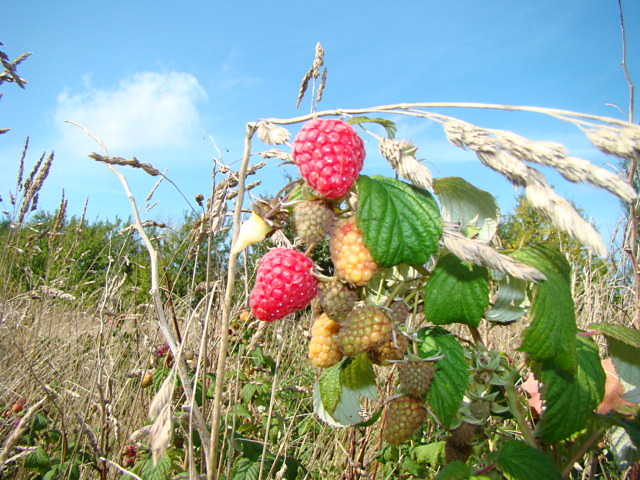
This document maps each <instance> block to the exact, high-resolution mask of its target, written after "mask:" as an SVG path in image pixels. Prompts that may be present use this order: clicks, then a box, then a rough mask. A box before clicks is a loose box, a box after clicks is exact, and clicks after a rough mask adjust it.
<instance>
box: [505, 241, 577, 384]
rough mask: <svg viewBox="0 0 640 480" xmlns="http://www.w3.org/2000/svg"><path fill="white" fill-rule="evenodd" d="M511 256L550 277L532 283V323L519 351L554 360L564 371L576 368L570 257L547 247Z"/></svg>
mask: <svg viewBox="0 0 640 480" xmlns="http://www.w3.org/2000/svg"><path fill="white" fill-rule="evenodd" d="M511 255H512V256H513V257H514V258H515V259H516V260H519V261H520V262H522V263H524V264H526V265H529V266H532V267H535V268H537V269H538V270H540V271H541V272H542V273H543V274H544V275H545V276H546V277H547V279H546V280H544V281H542V282H539V283H536V284H534V285H533V286H532V295H531V296H532V298H531V307H530V309H529V317H530V319H531V323H530V324H529V326H528V327H527V328H526V329H525V330H524V332H523V333H522V344H521V345H520V347H519V349H518V350H520V351H523V352H526V353H528V354H529V357H530V358H531V359H532V360H537V361H540V362H552V363H554V364H555V365H557V366H558V367H559V368H561V369H563V370H567V371H574V370H575V368H576V363H577V354H576V347H575V341H574V337H575V335H576V332H577V327H576V319H575V312H574V306H573V298H572V296H571V281H570V277H569V275H570V270H571V269H570V267H569V264H568V262H567V260H566V259H565V258H564V256H562V255H561V254H560V253H559V252H557V251H554V250H552V249H550V248H547V247H545V246H536V247H525V248H521V249H519V250H516V251H515V252H513V253H512V254H511Z"/></svg>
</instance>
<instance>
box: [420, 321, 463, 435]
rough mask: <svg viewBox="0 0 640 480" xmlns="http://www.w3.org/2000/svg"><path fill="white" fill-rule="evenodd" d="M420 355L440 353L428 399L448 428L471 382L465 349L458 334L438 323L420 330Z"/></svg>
mask: <svg viewBox="0 0 640 480" xmlns="http://www.w3.org/2000/svg"><path fill="white" fill-rule="evenodd" d="M417 338H418V355H419V356H420V357H422V358H429V357H432V356H434V355H438V354H441V355H443V358H441V359H440V360H438V361H437V362H436V372H435V374H434V376H433V379H432V380H431V385H430V386H429V391H428V392H427V401H428V403H429V406H430V407H431V410H432V411H433V413H434V414H435V415H436V417H438V420H440V423H442V425H444V427H445V428H448V427H450V426H451V422H452V421H453V420H454V419H455V416H456V413H457V412H458V408H459V407H460V404H461V403H462V400H463V398H464V393H465V391H466V390H467V385H468V382H469V376H468V367H467V362H466V361H465V359H464V350H463V348H462V346H461V345H460V344H459V343H458V341H457V340H456V338H455V337H454V336H453V335H451V333H449V332H448V331H447V330H445V329H443V328H439V327H428V328H423V329H421V330H419V331H418V333H417Z"/></svg>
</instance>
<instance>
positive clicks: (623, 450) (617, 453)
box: [610, 427, 640, 471]
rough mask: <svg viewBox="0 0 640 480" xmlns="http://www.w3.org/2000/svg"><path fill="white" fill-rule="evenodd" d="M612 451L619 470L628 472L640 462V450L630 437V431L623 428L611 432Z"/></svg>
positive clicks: (616, 428)
mask: <svg viewBox="0 0 640 480" xmlns="http://www.w3.org/2000/svg"><path fill="white" fill-rule="evenodd" d="M610 435H611V441H610V445H611V450H612V452H613V458H615V460H616V463H617V464H618V468H619V469H620V470H621V471H622V470H626V469H627V468H629V467H631V465H633V464H634V463H635V462H637V461H638V460H640V450H638V447H637V445H634V444H633V442H632V441H631V437H630V436H629V431H628V430H625V429H624V428H623V427H615V428H613V429H612V430H611V433H610Z"/></svg>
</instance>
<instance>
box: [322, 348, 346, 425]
mask: <svg viewBox="0 0 640 480" xmlns="http://www.w3.org/2000/svg"><path fill="white" fill-rule="evenodd" d="M345 361H346V359H343V360H342V361H340V362H338V363H337V364H335V365H333V366H331V367H329V368H327V369H326V370H325V371H324V372H322V375H320V380H319V387H320V398H321V399H322V406H323V407H324V409H325V410H326V411H327V412H328V413H331V412H333V411H334V410H335V408H336V405H338V400H339V399H340V374H341V371H342V365H343V364H344V362H345Z"/></svg>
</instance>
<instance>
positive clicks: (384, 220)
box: [356, 175, 442, 267]
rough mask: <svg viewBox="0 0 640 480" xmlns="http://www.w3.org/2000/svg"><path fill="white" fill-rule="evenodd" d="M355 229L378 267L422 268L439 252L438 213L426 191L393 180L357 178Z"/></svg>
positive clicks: (375, 177)
mask: <svg viewBox="0 0 640 480" xmlns="http://www.w3.org/2000/svg"><path fill="white" fill-rule="evenodd" d="M356 185H357V189H358V211H357V221H358V228H359V229H360V230H361V231H362V237H363V240H364V244H365V245H366V246H367V248H368V249H369V250H370V251H371V255H372V256H373V259H374V260H375V262H376V263H377V264H378V265H380V266H381V267H393V266H394V265H398V264H401V263H404V264H407V265H423V264H425V263H426V262H427V260H428V259H429V257H431V255H432V254H433V253H435V252H436V250H437V249H438V240H439V239H440V237H441V235H442V221H441V220H440V211H439V209H438V204H437V203H436V201H435V199H434V197H433V195H431V193H429V192H428V191H426V190H424V189H422V188H419V187H416V186H414V185H410V184H408V183H405V182H402V181H400V180H395V179H393V178H386V177H381V176H374V177H368V176H366V175H360V177H359V178H358V180H357V182H356Z"/></svg>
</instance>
